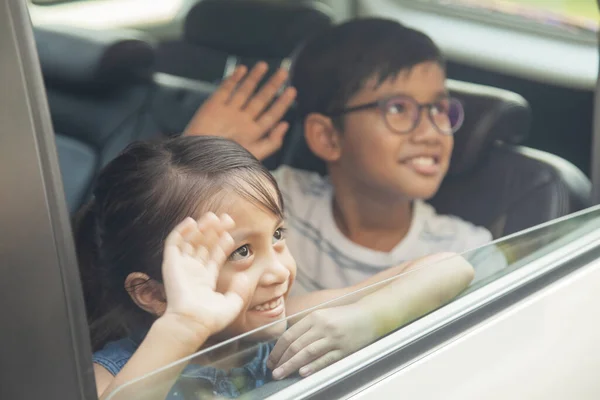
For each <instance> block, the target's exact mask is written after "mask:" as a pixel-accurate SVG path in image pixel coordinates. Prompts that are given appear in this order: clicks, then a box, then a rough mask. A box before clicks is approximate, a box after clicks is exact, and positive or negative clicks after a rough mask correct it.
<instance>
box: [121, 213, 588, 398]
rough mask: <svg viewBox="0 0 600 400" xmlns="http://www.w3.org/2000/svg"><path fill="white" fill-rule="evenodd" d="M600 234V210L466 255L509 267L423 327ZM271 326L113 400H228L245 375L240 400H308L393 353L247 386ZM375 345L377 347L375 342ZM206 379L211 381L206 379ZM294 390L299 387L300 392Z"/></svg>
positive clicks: (370, 351) (489, 297)
mask: <svg viewBox="0 0 600 400" xmlns="http://www.w3.org/2000/svg"><path fill="white" fill-rule="evenodd" d="M598 228H600V207H596V208H593V209H589V210H586V211H584V212H581V213H578V214H575V215H572V216H569V217H566V218H562V219H559V220H555V221H552V222H550V223H548V224H545V225H542V226H539V227H536V228H533V229H530V230H528V231H524V232H522V233H519V234H515V235H513V236H510V237H507V238H504V239H502V240H499V241H496V242H494V243H491V244H489V245H487V246H483V247H480V248H478V249H474V250H472V251H468V252H466V253H464V254H462V257H463V258H465V259H467V260H470V261H471V263H472V265H473V266H474V268H475V269H476V270H477V269H478V268H481V267H485V265H486V263H490V262H497V256H498V254H501V255H502V256H503V257H504V258H505V259H506V264H505V266H504V267H503V268H501V269H496V270H491V271H492V272H490V273H489V274H487V275H486V276H483V277H481V279H479V280H478V281H477V282H474V283H472V284H471V285H470V286H469V287H468V288H467V289H466V290H465V291H464V292H462V293H461V294H460V295H459V296H457V297H456V298H455V299H454V300H453V302H451V303H449V304H448V305H446V306H443V307H441V308H440V309H438V310H436V311H434V312H432V313H429V314H428V315H425V316H420V321H419V322H420V323H423V325H420V326H428V325H427V324H426V323H427V322H432V324H429V326H430V327H431V326H433V325H436V324H437V325H438V327H439V321H440V318H439V317H440V316H442V315H444V313H445V314H446V315H445V316H446V317H448V318H450V319H456V318H459V317H460V316H461V315H466V314H467V313H468V312H470V311H472V310H473V309H474V307H476V306H477V305H478V304H480V303H478V302H482V301H484V302H491V301H494V299H497V298H499V297H498V296H499V295H500V294H501V293H504V294H506V293H508V291H509V290H514V289H515V287H517V286H518V285H519V284H520V283H522V282H525V281H527V280H528V279H532V277H534V276H541V275H542V274H545V273H547V272H548V271H550V270H552V269H556V268H561V265H563V264H564V263H565V262H566V260H568V259H569V257H575V256H577V255H578V254H579V253H580V252H581V251H583V250H584V249H586V248H588V247H589V246H593V245H595V243H596V242H597V240H598V239H599V234H598ZM454 261H455V259H445V260H442V261H441V262H437V263H432V264H430V265H427V266H425V267H423V268H431V269H432V270H435V269H436V268H440V267H441V266H442V265H444V263H449V262H454ZM406 276H407V274H404V275H400V276H397V277H394V278H392V279H390V280H387V281H384V282H380V283H378V284H376V285H373V286H371V287H369V288H366V289H363V290H361V291H358V292H355V293H351V294H349V295H347V296H345V297H342V298H339V299H336V300H333V301H331V302H328V303H325V304H321V305H320V306H318V307H315V308H313V309H311V310H307V311H305V312H303V313H301V314H297V315H295V316H291V317H288V319H287V320H288V321H291V320H298V319H300V320H301V318H303V317H306V316H309V315H311V314H312V313H314V312H315V311H317V310H328V309H332V308H333V307H336V306H339V305H340V304H347V303H348V302H353V301H356V300H358V299H360V298H361V297H362V296H364V295H365V293H369V290H370V289H379V288H382V287H385V286H386V285H390V284H391V283H393V282H394V281H396V280H400V279H403V278H405V277H406ZM281 323H282V322H281V321H279V322H277V323H276V324H281ZM364 323H365V324H368V323H371V322H370V321H364ZM410 324H411V323H409V324H400V325H398V326H396V327H394V330H395V332H394V333H392V334H385V335H382V336H381V337H380V338H379V339H378V340H381V339H382V338H383V337H384V336H385V337H386V340H388V341H390V339H394V338H395V337H394V335H396V334H403V333H405V332H406V334H404V335H403V336H398V338H402V340H404V341H405V342H406V343H410V342H411V341H413V340H415V339H416V338H418V337H419V336H421V335H425V334H426V333H428V332H427V331H426V330H424V329H423V330H421V331H418V330H417V331H415V330H412V331H410V330H406V329H403V328H408V326H410ZM359 326H360V324H359ZM269 328H270V326H265V327H263V328H260V329H257V330H255V331H253V332H249V333H247V334H244V335H242V336H238V337H237V338H233V339H231V340H228V341H226V342H224V343H220V344H218V345H216V346H213V347H210V348H207V349H204V350H202V351H200V352H198V353H197V354H195V355H193V356H191V357H188V358H187V359H184V360H181V361H180V362H178V363H175V364H172V365H170V366H167V367H165V368H162V369H160V370H158V371H155V372H153V373H151V374H149V375H147V376H145V377H142V378H140V379H137V380H135V381H132V382H130V383H129V384H127V385H124V386H123V387H121V388H119V389H117V390H116V391H115V392H113V393H112V395H111V396H110V397H109V398H111V399H131V398H146V397H147V396H148V395H150V394H152V393H157V392H159V391H161V392H164V393H167V392H170V395H169V397H167V398H169V399H170V398H173V399H175V398H203V399H205V398H206V399H208V398H220V397H219V396H220V395H222V393H218V390H215V389H214V387H212V386H211V383H215V382H218V381H219V379H221V378H223V377H228V378H230V379H232V381H233V382H236V376H238V377H240V378H239V379H240V380H239V381H237V384H236V387H237V388H238V390H239V393H237V394H236V396H234V397H237V398H265V397H267V396H270V395H273V394H276V393H279V392H281V391H283V390H287V392H286V393H287V396H286V397H285V398H297V396H300V397H302V395H303V394H305V395H308V394H309V393H310V392H311V391H313V390H316V388H317V387H322V386H321V385H324V384H326V382H329V383H331V379H333V380H340V379H343V378H344V377H345V376H346V375H348V374H349V373H350V372H351V371H355V370H356V368H358V365H359V363H360V362H361V360H362V362H363V364H361V365H360V367H365V366H366V365H368V362H367V364H364V362H365V360H375V359H377V358H378V357H381V356H383V353H384V352H385V351H388V350H389V351H391V350H390V349H389V348H388V350H382V348H381V347H379V348H378V347H377V346H376V344H371V345H369V346H366V347H365V348H362V349H359V350H358V351H357V352H356V353H354V354H352V355H349V356H348V357H347V358H346V359H342V360H341V361H339V362H338V364H340V365H343V367H338V364H333V365H332V366H330V367H327V368H325V369H323V370H321V371H319V372H316V373H315V374H313V375H312V376H309V377H308V378H305V379H301V378H300V377H299V376H298V375H297V374H295V375H292V376H291V377H290V378H288V379H285V380H282V381H273V380H272V378H271V377H270V375H269V374H268V373H267V374H266V375H265V376H266V378H265V381H264V382H260V383H258V384H256V385H246V384H245V382H244V379H245V377H246V375H244V374H241V373H240V369H239V367H237V366H234V364H235V363H236V362H238V361H239V359H242V358H243V359H245V360H252V362H256V363H260V359H261V356H260V354H263V355H264V354H266V353H268V352H269V351H270V349H271V348H272V346H273V345H274V344H275V343H277V341H278V339H279V338H277V337H276V338H273V339H270V340H268V341H259V342H255V341H253V340H252V337H256V336H258V335H259V334H260V332H261V331H263V330H267V329H269ZM398 342H400V339H398ZM375 343H377V341H376V342H375ZM388 347H389V346H388ZM353 357H354V358H353ZM263 358H264V357H263ZM194 359H196V360H199V359H202V360H204V363H203V365H202V367H200V366H199V365H198V364H194V361H193V360H194ZM191 360H192V361H191ZM207 360H209V362H208V364H207V363H206V361H207ZM236 360H237V361H236ZM190 361H191V362H190ZM188 363H189V364H188ZM232 363H233V364H232ZM250 364H251V363H250ZM184 365H187V367H185V369H183V372H179V371H180V370H181V369H182V368H183V366H184ZM248 365H249V364H248V363H247V364H245V366H244V368H246V369H248V368H252V366H250V367H248ZM206 367H208V369H206ZM200 370H201V371H200ZM169 371H177V372H173V375H172V376H171V378H175V376H177V379H176V381H175V383H174V381H173V380H172V379H168V378H167V379H165V376H168V375H169ZM207 371H208V372H207ZM207 376H208V377H209V378H207ZM242 376H244V378H242ZM328 379H329V380H328ZM296 387H298V388H300V389H295V388H296ZM292 394H293V396H292ZM190 396H200V397H190ZM294 396H295V397H294Z"/></svg>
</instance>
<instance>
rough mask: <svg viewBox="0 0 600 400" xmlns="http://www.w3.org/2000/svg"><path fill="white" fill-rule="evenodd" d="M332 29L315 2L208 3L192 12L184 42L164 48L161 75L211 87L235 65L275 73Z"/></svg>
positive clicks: (324, 11)
mask: <svg viewBox="0 0 600 400" xmlns="http://www.w3.org/2000/svg"><path fill="white" fill-rule="evenodd" d="M331 24H332V18H331V11H330V10H329V9H328V7H327V6H325V5H324V4H322V3H319V2H316V1H302V2H280V1H273V0H203V1H200V2H198V3H197V4H196V5H195V6H194V7H192V9H191V10H190V11H189V13H188V15H187V17H186V19H185V24H184V32H183V37H182V38H181V40H175V41H169V42H164V43H161V44H160V45H159V46H158V51H157V70H158V71H160V72H165V73H168V74H170V75H176V76H182V77H187V78H191V79H195V80H201V81H206V82H217V81H219V80H221V79H222V78H223V76H224V74H225V73H226V71H227V69H228V68H229V67H230V66H231V65H236V64H244V65H247V66H252V65H254V64H255V63H256V62H257V61H259V60H262V61H266V62H267V63H268V64H269V66H270V71H274V70H275V69H276V68H277V67H278V66H279V65H280V64H281V62H282V61H283V60H284V59H286V58H287V57H289V56H290V55H291V54H292V53H293V52H294V50H295V49H296V48H297V47H298V45H299V44H300V43H301V42H303V41H304V40H305V39H307V38H308V37H309V36H310V35H312V34H315V33H317V32H318V31H319V30H322V29H324V28H326V27H328V26H329V25H331Z"/></svg>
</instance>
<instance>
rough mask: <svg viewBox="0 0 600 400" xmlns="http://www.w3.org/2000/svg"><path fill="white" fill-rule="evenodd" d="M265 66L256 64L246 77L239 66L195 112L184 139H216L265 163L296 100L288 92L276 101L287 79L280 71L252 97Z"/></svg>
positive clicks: (293, 92) (277, 144)
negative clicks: (235, 146)
mask: <svg viewBox="0 0 600 400" xmlns="http://www.w3.org/2000/svg"><path fill="white" fill-rule="evenodd" d="M267 69H268V66H267V64H266V63H265V62H259V63H257V64H256V65H255V66H254V68H252V70H251V71H250V72H249V73H248V70H247V69H246V67H244V66H239V67H237V68H236V69H235V71H234V72H233V74H231V76H229V77H228V78H227V79H225V80H224V81H223V82H222V83H221V85H220V86H219V88H218V89H217V90H216V91H215V92H214V93H213V95H212V96H210V98H209V99H208V100H206V101H205V102H204V103H203V104H202V106H200V108H199V109H198V111H196V114H194V116H193V117H192V119H191V121H190V123H189V124H188V126H187V128H186V129H185V132H184V135H186V136H194V135H198V136H202V135H216V136H222V137H224V138H227V139H231V140H233V141H235V142H237V143H238V144H240V145H241V146H243V147H244V148H245V149H246V150H248V151H249V152H250V153H252V154H253V155H254V156H255V157H256V158H258V159H259V160H264V159H265V158H267V157H268V156H270V155H271V154H273V153H274V152H276V151H277V150H279V148H280V147H281V144H282V143H283V136H284V135H285V133H286V132H287V130H288V127H289V126H288V123H287V122H283V121H281V119H282V118H283V116H284V115H285V113H286V112H287V110H288V109H289V108H290V106H291V105H292V102H293V101H294V98H295V97H296V90H295V89H293V88H287V89H285V90H284V91H283V93H282V94H281V95H280V96H279V97H278V98H277V99H276V100H275V101H273V99H275V96H276V95H277V93H278V92H279V91H280V90H281V88H283V86H284V84H285V82H286V81H287V78H288V72H287V70H286V69H285V68H280V69H279V70H278V71H277V72H276V73H275V74H274V75H273V76H272V77H271V78H270V79H269V80H268V81H267V82H266V83H265V84H264V85H263V86H262V87H261V89H260V90H259V91H258V92H256V93H255V90H256V87H257V86H258V83H259V82H260V80H261V79H262V78H263V76H264V75H265V73H266V72H267Z"/></svg>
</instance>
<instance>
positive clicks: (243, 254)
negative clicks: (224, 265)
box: [229, 244, 252, 261]
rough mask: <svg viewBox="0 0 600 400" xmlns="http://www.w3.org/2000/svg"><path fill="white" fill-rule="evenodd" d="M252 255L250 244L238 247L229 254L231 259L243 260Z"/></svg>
mask: <svg viewBox="0 0 600 400" xmlns="http://www.w3.org/2000/svg"><path fill="white" fill-rule="evenodd" d="M251 255H252V252H251V251H250V246H248V245H247V244H246V245H244V246H242V247H240V248H239V249H237V250H236V251H234V252H233V253H232V254H231V255H230V256H229V260H230V261H241V260H244V259H246V258H248V257H250V256H251Z"/></svg>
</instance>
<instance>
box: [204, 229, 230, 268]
mask: <svg viewBox="0 0 600 400" xmlns="http://www.w3.org/2000/svg"><path fill="white" fill-rule="evenodd" d="M234 244H235V242H234V241H233V238H232V237H231V235H230V234H229V232H223V234H222V235H221V237H220V239H219V242H218V243H217V245H216V246H215V247H214V248H213V249H212V250H210V258H209V260H208V262H207V263H206V268H207V269H208V270H209V272H210V273H211V274H212V275H213V276H215V277H217V276H219V270H220V269H221V267H222V266H223V265H224V264H225V261H227V257H229V255H230V254H231V252H232V251H233V250H234Z"/></svg>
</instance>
